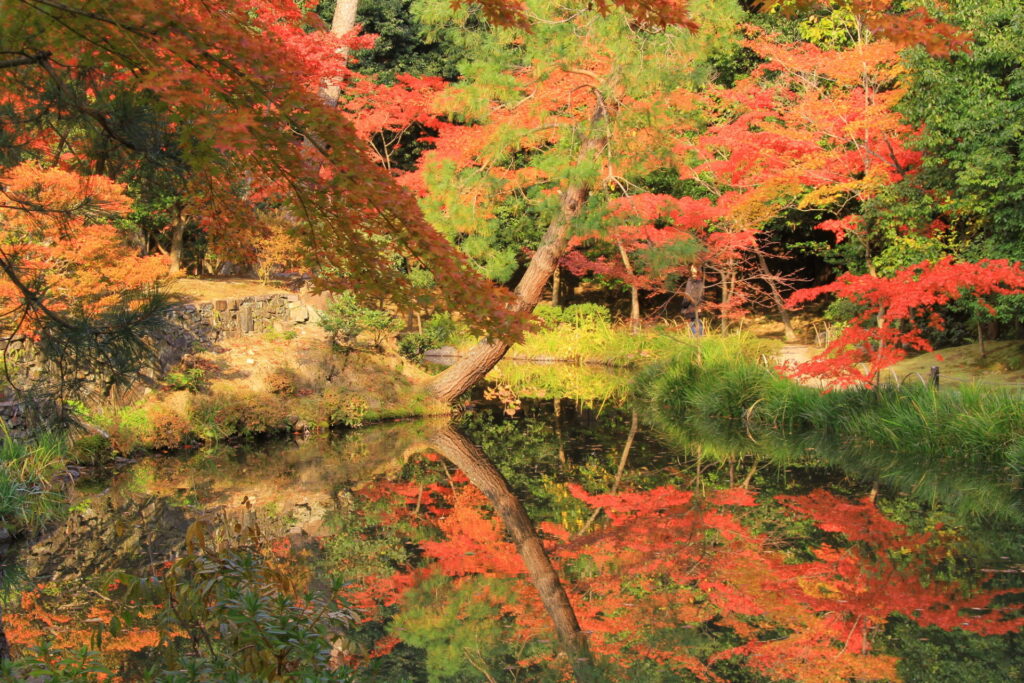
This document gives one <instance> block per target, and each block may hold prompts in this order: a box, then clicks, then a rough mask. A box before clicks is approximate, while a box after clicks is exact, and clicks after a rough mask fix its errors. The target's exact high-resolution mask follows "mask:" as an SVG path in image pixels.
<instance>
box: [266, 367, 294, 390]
mask: <svg viewBox="0 0 1024 683" xmlns="http://www.w3.org/2000/svg"><path fill="white" fill-rule="evenodd" d="M264 382H265V384H266V385H267V391H269V392H270V393H272V394H285V395H291V394H294V393H295V389H296V387H297V384H298V377H297V376H296V374H295V371H294V370H292V369H291V368H274V369H273V370H271V371H270V372H269V373H268V374H267V376H266V379H265V380H264Z"/></svg>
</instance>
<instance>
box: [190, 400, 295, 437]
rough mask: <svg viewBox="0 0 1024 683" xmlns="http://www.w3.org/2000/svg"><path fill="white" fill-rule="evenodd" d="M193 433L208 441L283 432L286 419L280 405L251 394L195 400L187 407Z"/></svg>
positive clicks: (286, 426) (287, 418)
mask: <svg viewBox="0 0 1024 683" xmlns="http://www.w3.org/2000/svg"><path fill="white" fill-rule="evenodd" d="M189 422H190V423H191V425H192V430H193V431H195V433H196V434H198V435H199V436H200V437H202V438H203V439H205V440H208V441H216V440H218V439H226V438H229V437H232V436H251V435H253V434H265V433H268V432H275V431H283V430H285V429H287V428H288V427H289V422H290V421H289V416H288V414H287V413H286V412H285V408H284V406H283V405H282V404H281V402H280V401H276V400H267V397H266V396H264V395H262V394H257V393H254V392H251V391H245V392H231V393H221V394H214V395H212V396H197V397H196V398H195V399H194V400H193V402H192V404H191V405H190V406H189Z"/></svg>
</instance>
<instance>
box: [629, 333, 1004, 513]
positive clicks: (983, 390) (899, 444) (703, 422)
mask: <svg viewBox="0 0 1024 683" xmlns="http://www.w3.org/2000/svg"><path fill="white" fill-rule="evenodd" d="M762 353H763V350H762V349H760V348H759V347H758V344H757V343H756V342H752V341H751V340H742V339H740V340H730V339H722V338H718V339H716V338H706V339H705V340H704V341H703V342H702V343H701V344H700V345H699V346H698V345H692V346H689V347H686V348H684V349H681V350H680V352H679V353H678V354H677V355H676V356H675V357H673V358H672V359H671V360H670V361H667V362H665V363H661V364H657V365H655V366H653V367H651V368H648V369H646V370H645V371H644V372H642V373H641V374H640V376H639V377H638V380H637V382H636V384H635V387H636V389H635V391H636V393H637V394H639V395H641V396H642V397H643V398H645V399H646V400H647V401H649V403H650V406H651V410H650V411H649V414H650V416H651V419H652V420H653V421H654V422H655V423H656V425H657V426H658V427H659V428H660V429H661V431H663V432H664V433H665V434H666V435H667V436H668V437H669V438H670V439H672V440H673V441H676V442H679V443H688V444H700V445H701V447H702V448H703V449H704V453H705V454H706V455H709V456H712V457H715V456H718V457H723V458H725V457H729V456H731V455H734V454H736V453H755V454H757V455H760V456H762V457H765V458H768V459H770V460H773V461H775V462H777V463H779V464H797V463H807V462H813V461H819V462H824V463H827V464H831V465H837V466H839V467H841V468H842V469H843V470H844V471H845V472H846V473H847V474H848V475H849V476H852V477H855V478H858V479H861V480H862V481H865V482H880V483H882V484H885V485H889V486H892V487H894V488H896V489H898V490H901V491H904V492H906V493H908V494H910V495H912V496H914V497H915V498H917V499H919V500H922V501H925V502H929V503H942V504H944V505H946V506H948V507H949V508H950V509H951V510H952V511H954V512H955V513H957V514H961V515H991V516H997V517H1002V518H1008V519H1020V517H1021V512H1022V511H1024V510H1022V505H1021V503H1022V499H1021V495H1020V492H1019V488H1020V482H1021V475H1022V474H1024V400H1022V398H1024V397H1022V395H1021V393H1020V392H1019V391H1016V390H1012V389H1006V388H1000V387H991V386H981V385H964V386H960V387H955V388H954V387H947V388H943V389H940V390H939V391H935V390H932V389H930V388H928V387H925V386H923V385H920V384H908V385H905V386H904V387H903V388H894V387H891V388H884V389H880V390H877V391H876V390H870V389H850V390H845V391H835V392H831V393H822V392H821V391H820V390H818V389H815V388H811V387H806V386H801V385H798V384H795V383H793V382H791V381H789V380H787V379H785V378H782V377H779V376H778V375H777V374H776V373H775V372H774V370H772V369H770V368H769V367H767V366H766V365H764V364H761V363H759V362H758V359H759V358H760V357H761V354H762Z"/></svg>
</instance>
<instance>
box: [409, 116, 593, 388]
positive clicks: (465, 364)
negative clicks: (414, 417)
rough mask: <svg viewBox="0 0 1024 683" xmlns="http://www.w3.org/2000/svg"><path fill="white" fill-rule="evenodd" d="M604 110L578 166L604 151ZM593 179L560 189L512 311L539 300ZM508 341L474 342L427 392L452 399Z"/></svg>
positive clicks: (480, 374)
mask: <svg viewBox="0 0 1024 683" xmlns="http://www.w3.org/2000/svg"><path fill="white" fill-rule="evenodd" d="M606 118H607V111H606V110H605V107H604V104H603V103H600V102H599V103H598V105H597V109H596V111H595V112H594V116H593V117H592V118H591V122H590V125H591V130H590V133H589V135H587V137H586V138H585V139H584V140H583V144H582V145H580V150H579V153H578V154H577V155H576V163H577V165H578V166H582V165H584V164H585V163H587V162H588V161H589V160H590V159H592V158H593V157H595V156H597V155H598V154H600V153H601V152H602V150H604V147H605V145H606V144H607V141H608V139H607V134H606V133H605V125H604V124H605V119H606ZM593 185H594V181H592V180H589V179H588V180H580V181H577V182H572V183H569V186H568V187H566V188H565V189H564V190H563V191H562V199H561V202H560V204H559V207H558V211H557V212H556V213H555V215H554V217H553V218H552V219H551V222H550V223H548V228H547V231H546V232H545V233H544V237H543V238H541V241H540V245H538V247H537V251H535V252H533V257H532V258H531V259H530V265H529V266H527V268H526V272H525V273H524V274H523V278H522V279H521V280H520V281H519V284H518V285H516V290H515V294H516V298H515V303H513V304H512V305H511V306H510V308H511V309H512V310H513V311H518V312H522V311H532V310H533V307H534V306H536V305H537V302H538V301H540V297H541V294H542V293H543V291H544V286H545V285H547V283H548V280H550V279H551V274H552V273H553V272H554V271H555V269H556V268H557V267H558V259H560V258H561V257H562V253H563V252H564V251H565V247H566V245H567V244H568V242H569V227H570V225H571V224H572V221H573V219H574V218H576V216H577V215H578V214H579V212H580V211H581V210H582V209H583V205H584V204H585V203H586V201H587V198H588V197H589V196H590V191H591V190H592V189H593ZM509 347H510V345H509V343H508V342H504V341H498V340H489V339H485V340H483V341H481V342H480V343H479V344H477V345H476V346H475V347H473V349H471V350H470V351H469V353H467V354H466V355H465V356H463V357H462V358H460V359H459V360H458V361H456V362H455V364H453V365H452V366H451V367H450V368H448V369H447V370H445V371H444V372H442V373H441V374H440V375H438V376H437V377H435V378H434V380H433V381H432V382H431V383H430V385H429V391H430V393H431V394H432V395H433V396H434V397H435V398H437V399H440V400H442V401H452V400H455V399H456V398H457V397H458V396H459V395H460V394H462V393H463V392H464V391H466V390H467V389H469V388H470V387H471V386H473V385H474V384H476V383H477V382H478V381H480V380H481V379H483V378H484V375H486V374H487V373H488V372H490V371H491V368H493V367H494V366H495V365H497V364H498V361H500V360H501V359H502V357H503V356H504V355H505V353H506V352H507V351H508V350H509Z"/></svg>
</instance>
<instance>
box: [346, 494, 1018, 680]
mask: <svg viewBox="0 0 1024 683" xmlns="http://www.w3.org/2000/svg"><path fill="white" fill-rule="evenodd" d="M568 491H569V492H570V493H571V495H572V496H573V497H575V498H576V499H577V500H579V501H581V502H583V503H585V504H586V505H587V506H588V507H591V508H595V509H596V508H600V509H601V510H602V511H603V512H604V515H605V518H606V519H607V523H606V524H604V525H603V528H600V529H598V530H596V531H592V532H590V533H586V534H584V535H582V536H573V535H572V534H571V533H570V532H569V531H568V530H567V529H566V528H565V527H563V526H562V525H560V524H556V523H552V522H543V523H541V524H540V530H541V531H542V532H543V533H544V534H545V536H546V537H547V538H548V541H547V543H546V544H547V547H548V552H549V554H550V555H551V557H552V559H553V561H554V562H555V563H556V564H558V565H560V566H561V568H562V569H561V573H562V575H563V576H564V577H567V578H566V579H565V580H566V590H567V592H568V593H569V597H570V600H571V602H572V603H573V608H574V610H575V612H576V615H577V617H578V619H579V621H580V624H581V627H582V628H583V630H584V631H585V632H587V633H588V634H589V639H590V641H591V647H592V649H593V651H594V652H595V654H597V655H598V657H599V658H600V659H602V660H605V661H607V662H608V663H610V664H611V665H612V666H613V667H616V668H618V670H619V671H621V672H622V673H621V674H617V675H624V674H625V672H626V671H628V670H629V669H630V667H631V666H633V665H634V664H635V663H636V662H637V661H652V662H656V663H657V664H658V665H659V666H661V667H664V668H665V669H666V670H667V671H675V672H677V673H678V674H679V675H695V676H696V677H697V678H699V679H701V680H712V681H714V680H723V679H722V677H721V675H720V674H719V673H716V663H719V662H724V661H734V662H742V663H743V665H744V666H746V667H749V668H751V669H754V670H757V671H759V672H761V673H762V674H764V675H766V676H768V677H770V678H772V679H787V680H797V681H808V682H810V681H845V680H849V679H867V680H876V679H894V678H896V674H895V665H896V659H895V658H894V657H892V656H890V655H886V654H880V653H878V652H876V651H875V650H874V648H873V647H872V644H871V636H872V634H873V633H875V632H876V631H878V629H880V628H881V627H882V626H883V625H884V624H885V622H886V620H887V619H888V618H889V616H890V615H891V614H893V613H898V614H902V615H905V616H906V617H908V618H910V619H912V620H913V621H916V622H917V623H918V624H920V625H922V626H937V627H940V628H943V629H954V628H960V629H964V630H967V631H971V632H974V633H979V634H1001V633H1008V632H1013V631H1016V630H1019V629H1020V628H1021V626H1022V625H1024V616H1022V615H1021V614H1020V612H1019V610H1018V609H1016V608H1015V607H1013V606H1012V605H1011V606H1006V607H997V606H996V605H1001V604H1005V601H1004V599H1003V597H1004V593H1005V592H1004V591H1001V590H995V589H984V588H983V589H980V590H977V591H974V592H965V590H964V588H963V586H961V585H959V584H958V583H955V582H945V581H942V580H937V579H934V578H927V577H928V576H929V575H930V573H931V571H932V569H933V567H934V566H935V565H936V563H937V562H939V561H940V560H941V559H942V558H943V557H945V556H946V554H947V553H948V552H949V544H950V543H951V542H953V541H954V540H955V538H953V537H951V536H950V535H949V534H944V533H943V532H941V530H940V529H938V528H936V529H934V530H932V531H930V532H927V533H921V534H913V533H910V532H909V531H908V530H907V529H906V528H905V527H904V526H902V525H900V524H897V523H895V522H892V521H890V520H888V519H886V518H885V517H884V516H883V515H881V514H880V513H879V512H878V510H877V509H876V508H875V506H874V504H873V503H872V502H870V501H868V500H862V501H850V500H844V499H842V498H839V497H837V496H835V495H833V494H831V493H827V492H825V491H821V490H819V491H815V492H813V493H811V494H808V495H800V496H779V497H778V498H777V499H776V500H775V501H771V500H760V499H759V496H757V495H756V493H754V492H752V491H749V490H746V489H724V490H718V491H714V492H711V493H709V495H708V496H707V497H705V498H703V499H699V498H696V497H695V496H694V494H693V493H692V492H690V491H681V490H679V489H677V488H675V487H672V486H665V487H661V488H656V489H653V490H649V491H642V492H635V493H630V492H627V493H618V494H590V493H588V492H586V491H585V490H584V489H582V488H581V487H579V486H577V485H574V484H570V485H569V488H568ZM364 495H369V496H371V497H374V498H381V497H383V498H384V499H389V498H390V499H391V500H393V501H394V503H395V507H393V508H392V510H393V514H395V515H398V516H400V517H405V519H406V521H407V522H409V521H412V522H414V523H415V524H417V525H419V526H421V527H424V528H429V529H432V530H433V532H434V533H432V534H430V535H431V536H433V535H434V534H435V533H436V534H439V538H438V539H437V540H428V541H421V542H420V543H419V547H420V549H421V551H422V553H423V559H424V560H425V561H426V563H425V564H424V565H422V566H418V567H417V568H412V567H410V568H407V569H406V570H404V571H401V572H398V573H396V574H395V575H393V576H390V577H386V576H378V577H371V578H370V579H368V580H366V581H365V582H364V583H363V587H362V588H361V589H360V591H359V592H357V593H354V594H353V596H352V597H353V599H355V600H356V601H357V603H358V604H360V605H361V606H362V609H364V610H366V614H367V615H368V616H372V615H374V614H378V613H379V612H378V610H380V609H382V608H395V607H397V609H399V611H401V610H402V609H403V607H402V605H403V600H404V598H403V594H404V593H405V592H406V591H408V590H410V589H412V588H414V587H415V586H417V585H419V584H421V583H422V582H425V581H428V580H429V579H430V577H431V576H438V575H441V576H446V577H449V579H450V580H451V581H453V582H454V589H453V590H457V589H458V586H459V585H460V584H461V583H463V582H470V581H474V582H475V581H478V580H479V578H480V577H486V578H490V579H493V580H503V579H508V578H513V577H519V579H520V580H518V581H516V582H515V583H513V584H512V585H513V586H514V597H513V598H511V599H506V600H502V601H500V610H501V612H502V614H504V615H506V616H507V617H509V618H512V619H514V620H515V637H516V638H517V639H519V640H520V641H521V642H522V643H524V644H525V643H528V642H532V641H534V640H536V639H538V638H540V639H543V638H548V637H550V636H549V635H548V634H547V631H548V630H549V628H550V626H549V623H548V622H547V618H546V616H545V612H544V609H543V608H542V606H541V604H540V601H539V598H538V596H537V594H536V592H535V590H534V589H533V587H532V586H531V585H530V584H529V583H528V582H526V581H525V580H524V579H523V578H522V577H523V576H524V574H525V569H524V567H523V564H522V561H521V560H520V559H519V556H518V554H517V553H516V552H515V547H514V546H513V545H512V544H511V543H510V542H509V541H508V540H506V539H505V536H504V533H503V531H502V527H501V524H500V522H499V521H498V519H496V518H495V517H494V516H493V515H492V514H491V513H490V512H488V510H487V508H486V505H485V500H484V498H483V496H482V495H481V494H480V493H479V492H478V491H476V490H475V489H474V488H472V487H470V486H467V485H466V484H465V482H464V481H462V477H461V475H460V476H457V477H456V478H455V479H454V480H453V485H452V486H446V485H440V484H433V485H429V486H426V487H422V486H417V485H412V484H402V483H387V482H381V483H378V484H376V485H374V486H373V487H370V488H369V489H367V490H366V491H365V492H364ZM776 506H781V509H780V511H781V510H787V511H789V512H788V514H789V515H791V516H793V517H794V519H799V518H804V519H810V520H811V521H813V523H814V525H816V526H817V527H818V528H819V529H820V530H821V531H824V532H828V534H827V536H826V538H827V540H825V541H824V542H822V543H820V544H818V545H816V546H813V547H811V548H810V549H809V550H810V554H809V555H805V554H801V551H798V550H797V549H796V548H787V547H786V545H785V544H780V543H779V540H778V539H776V538H773V537H772V536H771V535H770V534H768V533H765V532H760V531H755V530H754V527H755V526H756V525H755V524H754V523H753V521H754V520H755V519H756V516H755V515H754V514H753V512H754V511H755V510H756V509H759V508H765V507H776ZM414 511H419V516H418V517H409V515H410V514H411V513H413V512H414ZM581 563H583V564H581ZM581 566H586V567H590V569H587V570H586V571H584V572H583V573H580V569H579V567H581ZM474 585H475V584H474ZM488 599H489V598H488ZM389 606H390V607H389ZM709 630H710V631H711V632H715V633H718V634H719V635H718V636H717V638H713V639H712V640H711V641H706V640H704V638H705V637H706V636H702V635H701V634H706V633H707V632H708V631H709ZM395 635H397V636H398V640H400V639H401V634H400V633H396V634H395ZM684 643H686V644H684ZM697 643H700V644H699V645H698V644H697ZM395 644H396V640H395V639H394V638H393V637H391V636H389V638H388V644H387V646H386V647H385V648H384V650H383V651H378V652H377V655H378V656H380V655H383V654H386V652H387V651H389V650H390V649H391V648H392V647H394V645H395ZM536 663H537V662H535V661H533V662H527V661H524V662H520V665H523V666H528V665H534V664H536ZM556 666H557V664H556Z"/></svg>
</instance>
